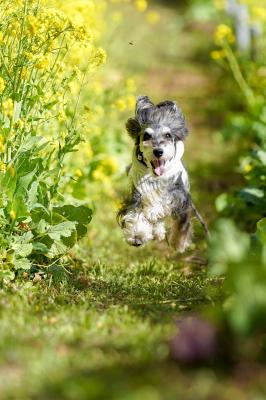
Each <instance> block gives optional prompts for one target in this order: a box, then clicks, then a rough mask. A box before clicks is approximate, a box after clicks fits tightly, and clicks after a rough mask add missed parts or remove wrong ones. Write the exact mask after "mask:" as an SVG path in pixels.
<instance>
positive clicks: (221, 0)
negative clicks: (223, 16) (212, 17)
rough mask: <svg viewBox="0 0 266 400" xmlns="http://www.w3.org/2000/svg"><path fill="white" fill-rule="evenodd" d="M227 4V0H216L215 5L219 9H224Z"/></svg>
mask: <svg viewBox="0 0 266 400" xmlns="http://www.w3.org/2000/svg"><path fill="white" fill-rule="evenodd" d="M225 6H226V0H214V7H215V8H217V10H224V9H225Z"/></svg>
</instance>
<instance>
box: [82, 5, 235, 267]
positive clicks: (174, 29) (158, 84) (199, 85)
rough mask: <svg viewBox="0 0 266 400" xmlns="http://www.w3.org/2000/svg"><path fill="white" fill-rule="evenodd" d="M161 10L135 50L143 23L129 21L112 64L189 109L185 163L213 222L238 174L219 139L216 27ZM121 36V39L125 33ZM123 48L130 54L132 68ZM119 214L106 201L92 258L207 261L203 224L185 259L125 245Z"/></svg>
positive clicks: (157, 97) (156, 95) (146, 89)
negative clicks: (222, 197)
mask: <svg viewBox="0 0 266 400" xmlns="http://www.w3.org/2000/svg"><path fill="white" fill-rule="evenodd" d="M158 11H159V12H160V15H161V23H160V24H159V25H158V26H156V27H155V28H153V29H154V30H153V31H152V32H151V31H150V30H147V28H145V27H142V28H141V30H140V31H137V32H134V46H130V47H129V46H128V41H129V40H130V38H131V32H132V26H131V25H134V23H136V24H140V21H137V22H136V21H134V18H133V19H132V20H131V21H129V22H128V26H126V27H124V29H125V31H124V32H123V34H122V33H121V36H123V37H125V41H124V42H121V41H119V42H118V43H117V44H116V43H115V41H114V43H113V47H112V48H111V51H110V53H111V60H110V63H111V64H112V63H113V68H114V70H118V71H119V70H120V71H121V73H122V74H124V75H128V74H129V75H130V74H132V73H135V71H138V74H137V76H138V78H137V79H138V83H139V85H138V86H139V92H140V93H142V94H148V95H149V96H150V97H151V98H152V99H153V100H154V101H161V100H164V99H173V100H176V101H177V102H178V104H179V105H180V106H181V107H182V109H183V110H184V113H185V116H186V118H187V122H188V126H189V130H190V133H191V134H190V135H189V138H188V140H187V142H186V152H185V157H184V160H185V164H186V166H187V169H188V171H189V174H190V180H191V187H192V195H193V198H194V201H195V202H196V204H197V205H198V208H199V209H200V210H201V212H202V214H203V215H204V217H205V218H206V219H207V220H208V222H209V223H210V222H211V221H213V220H214V219H215V216H216V212H215V207H214V201H215V198H216V196H217V195H218V194H219V193H221V192H222V191H223V190H225V189H226V188H227V186H228V185H230V182H228V179H227V176H228V171H230V173H231V175H232V171H231V165H230V163H228V161H227V160H228V157H229V156H230V153H229V151H228V149H227V148H226V147H225V146H224V145H222V144H221V142H219V140H218V136H217V130H218V128H219V125H220V122H221V121H220V120H221V116H220V115H219V113H218V112H217V110H218V109H219V101H220V100H219V96H218V95H217V93H218V92H219V88H218V86H217V70H216V68H215V65H214V64H213V62H212V61H211V60H210V57H209V51H210V48H211V46H212V40H211V34H210V31H211V30H212V27H211V26H210V25H208V29H206V23H202V24H201V23H195V24H190V25H189V26H188V25H186V24H185V23H184V22H183V21H182V18H181V15H180V16H177V17H176V16H175V14H174V13H173V11H172V10H171V9H170V10H169V9H167V8H165V7H162V6H160V7H159V8H158ZM121 29H122V28H121ZM117 37H120V34H119V33H118V35H117ZM143 43H145V48H144V47H143ZM118 44H119V52H118V50H117V48H118ZM121 46H122V48H121ZM123 46H124V51H125V52H127V53H126V54H127V62H128V63H127V64H125V57H124V54H125V53H123ZM112 49H113V50H112ZM217 102H218V104H217ZM121 182H123V183H122V184H120V183H118V185H117V184H116V187H117V188H118V189H119V190H118V197H119V196H120V194H119V193H120V188H121V187H123V188H125V187H126V185H127V181H126V180H123V178H122V181H121ZM115 212H116V211H115V209H114V204H113V203H112V202H111V201H110V199H108V198H106V199H103V203H102V204H100V205H99V208H98V209H97V212H96V214H95V217H94V223H93V224H92V226H91V232H90V242H91V244H93V247H89V249H88V248H86V251H85V253H86V252H88V253H89V258H90V260H93V261H101V262H104V263H119V264H124V265H125V266H130V265H134V264H135V263H139V262H146V261H147V260H150V259H153V258H155V259H159V260H161V261H165V262H176V261H177V260H178V261H179V262H180V263H181V264H182V265H184V266H186V264H187V259H189V260H190V259H191V257H193V254H194V255H196V257H197V258H198V256H200V257H203V259H204V255H202V249H203V248H204V247H205V245H204V234H203V232H202V230H201V229H200V227H198V226H197V223H196V224H195V225H196V228H195V235H194V236H195V243H196V248H194V249H193V250H192V252H190V253H188V254H186V255H185V256H184V257H183V256H182V257H179V256H178V257H177V256H176V254H175V253H174V252H173V250H172V249H170V248H169V247H168V245H167V244H166V243H160V244H159V245H158V244H149V245H147V246H145V247H144V248H140V249H136V248H131V247H129V246H128V245H127V244H125V243H124V242H123V239H122V235H121V232H120V230H119V228H118V227H117V225H116V221H115ZM110 232H112V234H111V235H110ZM187 257H188V258H187Z"/></svg>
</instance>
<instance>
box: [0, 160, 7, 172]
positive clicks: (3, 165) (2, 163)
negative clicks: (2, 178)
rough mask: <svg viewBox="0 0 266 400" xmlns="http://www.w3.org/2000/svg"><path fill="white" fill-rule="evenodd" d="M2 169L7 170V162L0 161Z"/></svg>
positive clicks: (0, 169)
mask: <svg viewBox="0 0 266 400" xmlns="http://www.w3.org/2000/svg"><path fill="white" fill-rule="evenodd" d="M0 171H1V172H6V164H5V163H4V162H3V161H0Z"/></svg>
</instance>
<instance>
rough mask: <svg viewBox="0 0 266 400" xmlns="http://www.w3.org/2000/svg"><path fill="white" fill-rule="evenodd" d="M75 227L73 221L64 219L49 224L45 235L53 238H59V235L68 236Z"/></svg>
mask: <svg viewBox="0 0 266 400" xmlns="http://www.w3.org/2000/svg"><path fill="white" fill-rule="evenodd" d="M75 228H76V223H75V222H72V221H65V222H61V223H60V224H57V225H52V226H50V228H49V229H48V231H47V235H48V236H49V237H50V238H51V239H53V240H60V238H61V237H70V236H71V234H72V232H73V230H75Z"/></svg>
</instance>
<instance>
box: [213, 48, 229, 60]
mask: <svg viewBox="0 0 266 400" xmlns="http://www.w3.org/2000/svg"><path fill="white" fill-rule="evenodd" d="M225 57H226V53H225V51H224V50H214V51H212V52H211V58H212V59H213V60H221V59H223V58H225Z"/></svg>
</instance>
